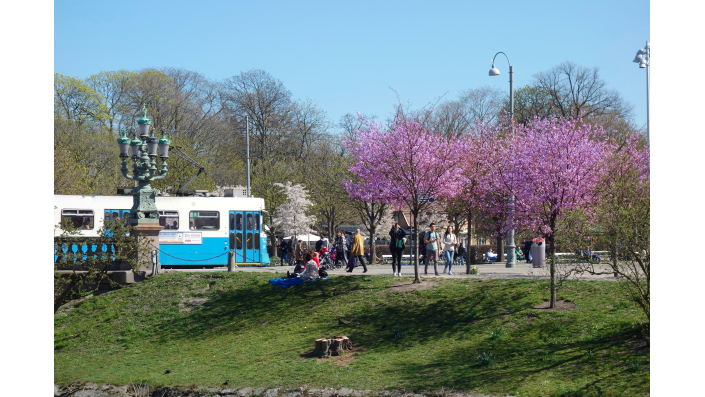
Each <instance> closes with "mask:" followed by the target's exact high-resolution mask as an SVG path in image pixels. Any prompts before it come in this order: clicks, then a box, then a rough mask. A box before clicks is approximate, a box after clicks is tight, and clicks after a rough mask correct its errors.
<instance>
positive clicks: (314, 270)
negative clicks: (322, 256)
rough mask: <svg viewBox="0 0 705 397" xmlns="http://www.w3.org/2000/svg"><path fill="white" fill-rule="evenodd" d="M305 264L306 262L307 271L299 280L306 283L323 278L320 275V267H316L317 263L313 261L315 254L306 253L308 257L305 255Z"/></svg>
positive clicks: (300, 275)
mask: <svg viewBox="0 0 705 397" xmlns="http://www.w3.org/2000/svg"><path fill="white" fill-rule="evenodd" d="M304 262H306V269H305V270H304V271H303V272H302V273H301V274H299V280H301V281H303V282H306V281H313V280H318V279H319V278H321V276H320V275H319V274H318V267H317V266H316V262H315V261H314V260H313V252H311V251H308V252H306V255H304Z"/></svg>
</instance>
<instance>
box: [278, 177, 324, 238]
mask: <svg viewBox="0 0 705 397" xmlns="http://www.w3.org/2000/svg"><path fill="white" fill-rule="evenodd" d="M274 186H276V187H279V188H281V189H282V190H283V193H284V195H286V201H285V202H284V204H282V205H280V206H279V207H277V215H278V216H277V217H276V218H274V227H276V228H277V230H279V231H281V232H282V233H284V234H285V235H286V234H289V235H290V234H294V235H302V234H308V233H311V227H310V225H312V224H314V223H315V222H316V217H315V216H313V215H307V214H306V211H308V210H309V208H311V206H312V205H313V203H312V202H311V200H309V199H308V192H307V191H306V189H305V188H304V187H303V186H302V185H299V184H296V185H293V184H292V183H291V182H287V183H275V184H274Z"/></svg>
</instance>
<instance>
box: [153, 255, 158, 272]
mask: <svg viewBox="0 0 705 397" xmlns="http://www.w3.org/2000/svg"><path fill="white" fill-rule="evenodd" d="M157 271H158V270H157V251H156V250H152V276H154V275H156V274H157Z"/></svg>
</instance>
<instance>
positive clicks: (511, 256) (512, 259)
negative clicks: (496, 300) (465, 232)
mask: <svg viewBox="0 0 705 397" xmlns="http://www.w3.org/2000/svg"><path fill="white" fill-rule="evenodd" d="M499 54H502V55H504V56H505V57H506V58H507V63H508V64H509V116H510V118H511V120H510V121H511V122H512V131H513V130H514V67H513V66H512V63H511V62H510V61H509V57H508V56H507V54H505V53H503V52H502V51H500V52H498V53H496V54H494V57H493V58H492V69H490V76H499V69H497V68H496V67H495V66H494V60H495V58H497V55H499ZM513 212H514V195H511V196H509V214H510V215H509V220H510V222H511V221H512V220H513V215H512V214H513ZM515 248H516V245H514V229H512V230H510V231H509V234H508V235H507V265H506V267H509V268H513V267H516V253H515V251H514V249H515Z"/></svg>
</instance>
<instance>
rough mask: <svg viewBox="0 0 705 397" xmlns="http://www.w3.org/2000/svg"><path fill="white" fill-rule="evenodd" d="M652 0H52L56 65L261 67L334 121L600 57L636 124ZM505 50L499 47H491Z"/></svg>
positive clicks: (83, 72) (82, 68) (641, 114)
mask: <svg viewBox="0 0 705 397" xmlns="http://www.w3.org/2000/svg"><path fill="white" fill-rule="evenodd" d="M649 19H650V14H649V2H648V1H636V0H620V1H614V0H611V1H601V0H600V1H591V2H577V1H539V2H533V1H507V0H495V1H473V2H471V1H435V2H429V1H395V2H392V1H387V2H378V1H354V2H333V1H320V2H314V1H296V2H295V1H204V2H195V1H141V2H138V1H120V2H102V1H101V2H97V1H75V0H73V1H66V0H64V1H57V2H55V3H54V71H55V72H56V73H61V74H65V75H70V76H74V77H78V78H84V77H87V76H90V75H91V74H94V73H98V72H101V71H109V70H118V69H130V70H138V69H141V68H145V67H157V68H158V67H164V66H171V67H183V68H185V69H188V70H193V71H197V72H200V73H202V74H203V75H205V76H206V77H208V78H211V79H217V80H220V79H224V78H227V77H230V76H233V75H236V74H239V73H240V71H246V70H250V69H264V70H266V71H267V72H269V73H270V74H272V75H273V76H274V77H276V78H278V79H280V80H281V81H282V82H283V83H284V85H285V86H286V87H287V88H288V89H289V90H290V91H291V92H292V94H293V96H294V98H307V97H308V98H311V99H314V100H316V101H317V102H318V104H319V106H320V107H321V108H322V109H324V110H325V111H326V112H327V113H328V116H329V117H330V118H331V119H332V120H333V121H334V122H337V121H338V120H339V118H340V117H341V116H342V115H343V114H345V113H347V112H355V111H360V112H362V113H364V114H376V115H377V116H378V117H380V118H382V119H384V118H386V116H388V115H389V113H390V111H391V110H392V105H393V104H395V103H396V97H395V94H394V93H393V92H392V91H391V90H390V89H389V88H388V87H392V88H394V89H395V90H396V91H397V92H398V93H399V94H400V96H401V98H402V100H404V101H409V102H411V104H412V107H421V106H423V105H425V104H426V103H428V102H435V100H436V99H437V98H438V97H439V96H441V95H443V94H445V93H446V92H447V94H446V96H445V97H444V99H455V98H457V96H458V93H459V91H461V90H464V89H467V88H472V87H478V86H481V85H486V84H487V85H495V86H498V87H500V88H502V89H506V90H507V91H508V89H509V84H508V66H507V61H506V59H504V58H503V57H502V58H501V59H500V58H499V57H498V62H497V67H498V68H499V69H500V70H501V71H502V75H501V76H498V77H489V76H488V75H487V74H488V71H489V69H490V60H491V58H492V57H493V56H494V54H495V53H496V52H498V51H504V52H506V53H507V54H508V55H509V57H510V59H511V61H512V65H513V66H514V76H515V77H514V80H515V88H516V87H520V86H522V85H525V84H527V83H529V82H530V80H531V76H532V75H533V74H534V73H536V72H540V71H545V70H547V69H549V68H551V67H552V66H555V65H557V64H559V63H561V62H563V61H566V60H570V61H573V62H576V63H578V64H580V65H585V66H598V67H600V70H601V75H602V77H603V78H604V79H605V80H607V81H608V83H609V86H610V87H611V88H615V89H617V90H619V92H620V93H621V94H622V95H623V96H624V98H625V99H626V100H628V101H629V102H630V103H631V104H633V105H634V110H635V115H636V122H637V124H639V125H644V124H645V123H646V87H645V85H646V81H645V79H646V77H645V71H644V69H639V67H638V65H637V64H635V63H632V59H633V58H634V55H635V54H636V51H637V50H638V49H640V48H643V46H644V44H645V41H646V40H649V39H650V37H649V34H650V27H649ZM500 57H501V55H500Z"/></svg>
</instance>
